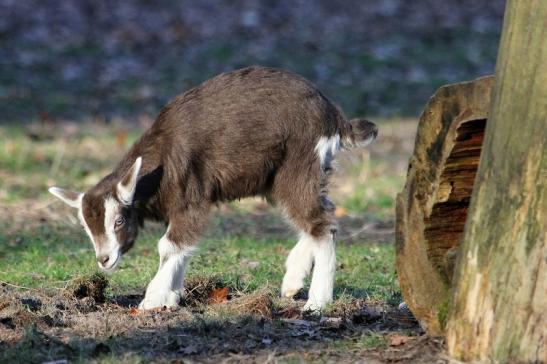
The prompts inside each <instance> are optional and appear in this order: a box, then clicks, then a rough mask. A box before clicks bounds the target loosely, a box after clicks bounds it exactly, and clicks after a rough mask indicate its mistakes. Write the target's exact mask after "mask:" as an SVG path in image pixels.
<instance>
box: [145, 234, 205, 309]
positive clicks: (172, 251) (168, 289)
mask: <svg viewBox="0 0 547 364" xmlns="http://www.w3.org/2000/svg"><path fill="white" fill-rule="evenodd" d="M167 231H169V229H168V230H167ZM158 252H159V255H160V266H159V269H158V272H157V273H156V275H155V276H154V278H153V279H152V281H151V282H150V284H149V285H148V288H147V289H146V295H145V296H144V300H143V301H142V302H141V303H140V304H139V308H140V309H144V310H147V309H151V308H154V307H163V306H167V307H174V306H177V305H178V303H179V300H180V297H181V295H182V290H183V285H184V275H185V273H186V269H187V268H188V264H189V263H190V258H191V257H192V255H193V253H194V252H195V248H194V247H184V248H179V247H178V246H177V244H175V243H174V242H172V241H171V240H169V238H168V237H167V233H166V234H165V235H164V236H163V237H162V238H161V239H160V241H159V242H158Z"/></svg>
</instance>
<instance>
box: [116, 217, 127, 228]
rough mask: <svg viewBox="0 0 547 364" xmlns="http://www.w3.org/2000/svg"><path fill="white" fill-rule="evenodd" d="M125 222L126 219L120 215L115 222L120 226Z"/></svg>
mask: <svg viewBox="0 0 547 364" xmlns="http://www.w3.org/2000/svg"><path fill="white" fill-rule="evenodd" d="M124 222H125V219H124V218H123V217H118V218H117V219H116V221H115V222H114V226H115V227H120V226H122V225H123V223H124Z"/></svg>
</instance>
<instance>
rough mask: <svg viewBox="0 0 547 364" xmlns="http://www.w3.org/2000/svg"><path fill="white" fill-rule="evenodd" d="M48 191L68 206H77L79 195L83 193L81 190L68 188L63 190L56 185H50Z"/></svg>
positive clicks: (79, 201)
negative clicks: (75, 190) (76, 190)
mask: <svg viewBox="0 0 547 364" xmlns="http://www.w3.org/2000/svg"><path fill="white" fill-rule="evenodd" d="M48 191H49V193H51V194H52V195H54V196H55V197H57V198H59V199H60V200H61V201H63V202H64V203H66V204H67V205H68V206H70V207H74V208H76V209H77V208H79V207H80V204H81V203H82V202H81V197H82V195H83V193H81V192H74V191H70V190H64V189H62V188H58V187H50V188H49V189H48Z"/></svg>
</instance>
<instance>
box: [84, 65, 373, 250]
mask: <svg viewBox="0 0 547 364" xmlns="http://www.w3.org/2000/svg"><path fill="white" fill-rule="evenodd" d="M369 124H370V125H365V124H364V123H362V122H359V123H358V124H355V125H356V126H358V127H359V128H358V130H359V135H357V134H354V133H353V131H352V128H351V126H350V125H351V124H349V123H348V122H347V121H346V119H345V117H344V116H343V115H342V113H341V112H340V110H339V109H338V108H337V107H336V106H334V105H333V104H332V103H331V102H330V101H329V100H328V99H327V98H326V97H325V96H323V94H321V92H319V91H318V90H317V89H316V88H315V87H314V86H313V85H312V84H311V83H309V82H308V81H306V80H305V79H303V78H301V77H299V76H296V75H293V74H290V73H288V72H285V71H282V70H276V69H271V68H263V67H250V68H245V69H241V70H237V71H234V72H230V73H225V74H221V75H219V76H217V77H215V78H213V79H211V80H208V81H206V82H204V83H203V84H201V85H200V86H198V87H195V88H193V89H191V90H189V91H187V92H186V93H184V94H182V95H180V96H177V97H175V98H174V99H173V100H172V101H171V102H169V103H168V104H167V105H166V106H165V107H164V108H163V109H162V110H161V112H160V114H159V116H158V117H157V119H156V121H155V123H154V124H153V125H152V127H151V128H150V129H149V130H148V131H146V132H145V133H144V135H143V136H142V137H141V138H140V140H139V141H137V142H136V143H135V144H134V145H133V147H132V148H131V149H130V150H129V152H128V153H127V154H126V155H125V156H124V158H123V159H122V161H121V162H120V163H119V164H118V166H117V167H116V169H115V170H114V172H113V173H112V174H110V175H108V176H106V177H105V178H104V179H103V180H102V181H101V182H99V184H97V185H96V186H95V187H93V188H92V189H91V190H90V191H88V192H87V193H86V194H85V196H84V199H83V213H84V218H85V220H86V222H87V223H88V225H89V227H90V229H91V230H92V232H93V233H94V234H96V233H97V234H98V235H101V233H103V234H104V226H103V220H104V211H103V212H101V211H102V210H103V207H102V203H103V200H104V197H105V196H112V197H113V198H116V193H115V188H116V184H117V183H118V182H119V181H120V180H122V179H124V176H126V175H127V173H128V171H129V169H130V168H131V166H132V165H133V163H134V162H135V160H136V158H137V157H139V156H142V160H143V165H142V168H141V171H140V174H139V182H138V185H137V191H136V194H135V198H134V202H133V206H132V207H131V208H130V209H128V211H127V212H126V213H127V214H128V216H130V218H131V219H132V221H133V222H135V221H137V220H139V221H142V220H143V219H145V218H153V219H158V220H163V221H165V222H166V223H169V224H170V226H171V228H170V230H169V236H168V237H169V239H170V240H172V241H174V242H176V243H177V244H180V245H187V244H194V243H195V242H196V241H197V240H198V238H199V235H200V233H201V232H202V230H203V228H204V226H205V224H206V221H207V216H208V211H209V209H210V207H211V205H214V204H217V203H220V202H223V201H230V200H234V199H240V198H244V197H247V196H255V195H261V196H264V197H266V198H267V199H268V200H269V201H272V202H273V203H276V204H278V205H280V206H281V207H282V208H283V209H284V210H285V211H286V213H287V214H288V216H289V217H290V219H291V220H292V221H293V222H294V224H295V225H296V226H297V227H298V228H299V229H300V230H303V231H305V232H307V233H309V234H311V235H313V236H323V235H325V234H326V233H328V231H329V229H331V226H332V225H333V224H332V213H331V212H332V210H333V208H334V206H333V205H332V203H330V202H329V201H328V199H327V198H326V184H327V175H328V170H329V169H330V166H329V165H328V164H327V165H325V166H324V167H323V168H321V166H320V161H319V158H318V157H317V155H316V152H315V150H314V148H315V147H316V144H317V142H318V140H319V138H320V137H322V136H325V137H332V136H334V135H335V134H339V135H340V136H341V139H342V141H344V140H347V141H349V142H350V143H354V142H355V138H362V137H363V135H365V134H367V133H368V134H367V135H368V136H370V133H374V135H375V133H376V129H375V126H374V125H373V124H372V123H369ZM367 127H368V128H369V129H367V133H365V132H364V131H363V130H364V129H363V128H365V129H366V128H367ZM101 214H103V215H101ZM127 225H128V226H129V227H128V228H127V229H129V228H132V227H131V226H133V225H134V226H136V224H127ZM101 229H102V230H101ZM133 229H136V227H135V228H133ZM124 230H125V229H124ZM128 234H129V233H128ZM133 235H134V237H136V232H133V233H131V236H133ZM134 237H132V241H133V240H134ZM121 238H122V236H119V239H120V240H119V241H120V242H122V243H123V241H124V240H121ZM132 241H131V243H132Z"/></svg>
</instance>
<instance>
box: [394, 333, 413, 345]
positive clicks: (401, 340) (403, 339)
mask: <svg viewBox="0 0 547 364" xmlns="http://www.w3.org/2000/svg"><path fill="white" fill-rule="evenodd" d="M411 339H412V337H411V336H405V335H399V334H394V335H391V336H390V337H389V345H390V346H401V345H404V344H405V343H407V342H408V341H410V340H411Z"/></svg>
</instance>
